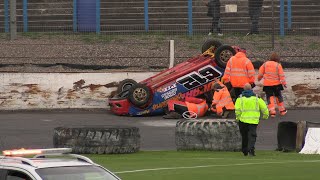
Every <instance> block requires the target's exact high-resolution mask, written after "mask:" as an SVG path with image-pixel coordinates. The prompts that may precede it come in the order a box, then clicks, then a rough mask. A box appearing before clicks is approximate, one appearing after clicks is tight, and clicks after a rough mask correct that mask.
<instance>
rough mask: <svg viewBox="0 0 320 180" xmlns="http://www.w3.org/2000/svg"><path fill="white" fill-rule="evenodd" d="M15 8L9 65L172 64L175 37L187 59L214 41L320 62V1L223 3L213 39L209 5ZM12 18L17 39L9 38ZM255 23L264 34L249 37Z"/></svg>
mask: <svg viewBox="0 0 320 180" xmlns="http://www.w3.org/2000/svg"><path fill="white" fill-rule="evenodd" d="M259 2H261V3H262V7H261V16H260V17H257V16H256V15H257V14H259V11H258V10H257V9H259V7H258V6H257V5H258V4H259ZM10 3H12V1H9V0H1V1H0V39H1V40H2V41H1V42H0V48H1V50H0V52H1V53H0V61H1V64H6V65H2V66H5V67H9V66H12V65H17V64H25V63H29V64H38V65H39V64H41V65H42V66H44V67H48V66H49V65H48V64H55V65H56V64H58V65H62V66H65V65H69V64H79V65H83V64H85V65H87V66H88V67H89V69H92V68H91V67H93V69H94V67H95V66H96V65H97V66H99V67H101V66H104V67H106V68H116V67H119V68H121V66H122V67H130V65H131V66H133V65H134V66H138V67H139V66H143V67H152V66H159V67H164V66H166V64H167V63H168V62H167V59H168V41H169V40H170V39H174V40H175V43H176V49H175V52H176V55H175V56H176V60H177V62H179V61H184V60H186V59H187V58H190V57H192V56H194V55H195V54H197V53H199V49H200V47H201V44H202V43H203V41H204V40H205V39H207V38H209V37H211V38H215V39H218V40H221V41H222V42H224V43H226V44H230V45H239V46H242V47H245V48H246V49H247V50H248V55H249V57H250V58H252V59H253V60H258V61H260V60H265V59H266V58H268V55H269V54H270V52H271V51H277V52H279V53H280V54H281V56H282V57H284V58H283V60H284V61H290V62H292V61H293V62H318V61H319V60H320V58H319V55H318V54H319V50H320V43H319V42H320V39H319V34H320V1H319V0H294V1H291V0H264V1H261V0H255V1H254V0H252V1H250V0H249V1H248V0H226V1H221V2H220V7H219V10H220V20H219V25H220V27H221V30H222V33H223V36H217V35H218V34H217V33H213V35H212V36H208V33H209V31H210V28H211V24H212V20H213V18H212V17H209V16H207V12H208V7H207V6H206V1H203V0H174V1H172V0H171V1H169V0H162V1H160V0H124V1H117V0H16V11H15V12H16V13H15V14H14V12H12V11H11V10H10V9H11V8H12V7H10ZM250 3H251V6H253V9H254V10H253V12H254V15H253V16H252V15H251V16H250V12H252V9H251V10H249V5H250ZM12 14H14V15H15V16H16V29H17V32H18V36H17V38H16V40H15V41H9V40H10V37H11V33H12V32H11V31H12V29H13V28H11V26H12V24H14V22H13V21H12V20H10V17H11V16H12ZM254 18H256V19H258V30H259V34H257V35H249V36H246V34H247V33H248V32H250V28H251V27H252V19H254ZM306 66H309V65H306ZM312 67H314V66H313V65H312ZM70 68H74V66H70ZM98 69H99V68H98ZM102 69H103V68H102ZM20 70H21V69H20Z"/></svg>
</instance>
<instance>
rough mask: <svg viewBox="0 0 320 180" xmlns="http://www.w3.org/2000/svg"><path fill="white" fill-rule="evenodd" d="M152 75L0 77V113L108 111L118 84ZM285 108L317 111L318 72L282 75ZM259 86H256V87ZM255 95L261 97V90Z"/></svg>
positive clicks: (151, 73) (319, 81)
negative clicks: (33, 110)
mask: <svg viewBox="0 0 320 180" xmlns="http://www.w3.org/2000/svg"><path fill="white" fill-rule="evenodd" d="M153 74H155V72H147V73H141V72H126V73H123V72H118V73H1V74H0V84H1V86H0V110H18V109H56V108H62V109H63V108H108V102H107V99H108V97H110V96H111V95H113V94H114V93H115V92H114V91H115V90H116V87H117V85H118V83H119V81H121V80H123V79H127V78H130V79H135V80H136V81H138V82H139V81H141V80H143V79H145V78H147V77H150V76H151V75H153ZM285 74H286V76H287V81H288V88H287V89H286V90H284V99H285V102H286V104H287V106H288V107H320V73H319V71H316V70H315V71H306V72H304V71H302V70H289V71H286V72H285ZM257 84H258V85H259V83H257ZM254 90H255V92H257V93H259V94H261V95H262V96H263V93H262V91H261V87H256V88H255V89H254Z"/></svg>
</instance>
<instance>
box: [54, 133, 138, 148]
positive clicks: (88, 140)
mask: <svg viewBox="0 0 320 180" xmlns="http://www.w3.org/2000/svg"><path fill="white" fill-rule="evenodd" d="M53 145H54V147H56V148H63V147H65V148H72V152H73V153H77V154H78V153H79V154H123V153H134V152H138V151H139V149H140V134H139V128H136V127H73V128H70V127H57V128H54V133H53Z"/></svg>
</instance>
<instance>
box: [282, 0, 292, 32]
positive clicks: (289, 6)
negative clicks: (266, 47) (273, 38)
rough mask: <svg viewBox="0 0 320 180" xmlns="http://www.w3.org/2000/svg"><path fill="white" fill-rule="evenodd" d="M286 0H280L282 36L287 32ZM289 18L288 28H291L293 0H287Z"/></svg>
mask: <svg viewBox="0 0 320 180" xmlns="http://www.w3.org/2000/svg"><path fill="white" fill-rule="evenodd" d="M284 1H285V0H280V36H284V32H285V27H284V25H285V22H284V19H285V9H284V8H285V4H284ZM287 18H288V26H287V28H288V29H289V30H290V29H291V24H292V21H291V0H287Z"/></svg>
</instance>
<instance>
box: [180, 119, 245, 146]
mask: <svg viewBox="0 0 320 180" xmlns="http://www.w3.org/2000/svg"><path fill="white" fill-rule="evenodd" d="M175 134H176V146H177V150H210V151H240V150H241V136H240V131H239V128H238V124H237V123H236V121H235V120H229V119H211V120H209V119H208V120H203V119H199V120H187V121H178V122H177V124H176V132H175Z"/></svg>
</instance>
